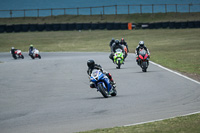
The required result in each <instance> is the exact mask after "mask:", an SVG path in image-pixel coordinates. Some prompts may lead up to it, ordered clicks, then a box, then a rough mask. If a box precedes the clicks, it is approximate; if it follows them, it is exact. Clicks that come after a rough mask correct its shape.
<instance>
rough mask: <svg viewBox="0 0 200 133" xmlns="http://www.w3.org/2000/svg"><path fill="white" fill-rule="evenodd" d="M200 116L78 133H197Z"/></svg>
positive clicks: (199, 130) (199, 128) (199, 127)
mask: <svg viewBox="0 0 200 133" xmlns="http://www.w3.org/2000/svg"><path fill="white" fill-rule="evenodd" d="M199 125H200V114H194V115H190V116H184V117H176V118H172V119H166V120H163V121H157V122H151V123H146V124H141V125H135V126H129V127H114V128H107V129H96V130H91V131H86V132H80V133H199V132H200V126H199Z"/></svg>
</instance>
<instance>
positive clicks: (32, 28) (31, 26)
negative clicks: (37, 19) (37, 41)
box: [29, 24, 38, 32]
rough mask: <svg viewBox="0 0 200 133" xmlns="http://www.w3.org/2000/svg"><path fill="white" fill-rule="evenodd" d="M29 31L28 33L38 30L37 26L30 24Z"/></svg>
mask: <svg viewBox="0 0 200 133" xmlns="http://www.w3.org/2000/svg"><path fill="white" fill-rule="evenodd" d="M29 30H30V31H32V32H33V31H37V30H38V25H37V24H30V25H29Z"/></svg>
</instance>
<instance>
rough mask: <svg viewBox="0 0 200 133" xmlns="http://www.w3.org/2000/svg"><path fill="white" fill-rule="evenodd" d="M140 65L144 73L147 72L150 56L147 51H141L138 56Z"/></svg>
mask: <svg viewBox="0 0 200 133" xmlns="http://www.w3.org/2000/svg"><path fill="white" fill-rule="evenodd" d="M138 65H140V67H141V68H142V71H143V72H146V71H147V68H148V66H149V55H148V54H147V51H146V50H145V49H140V51H139V56H138Z"/></svg>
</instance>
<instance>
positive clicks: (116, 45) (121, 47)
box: [109, 40, 125, 62]
mask: <svg viewBox="0 0 200 133" xmlns="http://www.w3.org/2000/svg"><path fill="white" fill-rule="evenodd" d="M118 48H120V49H121V50H122V52H123V53H124V52H125V51H124V48H123V46H122V45H120V44H119V40H115V43H114V44H113V45H112V48H111V54H110V56H109V58H110V59H111V60H112V61H113V62H114V58H113V56H114V53H115V52H116V49H118Z"/></svg>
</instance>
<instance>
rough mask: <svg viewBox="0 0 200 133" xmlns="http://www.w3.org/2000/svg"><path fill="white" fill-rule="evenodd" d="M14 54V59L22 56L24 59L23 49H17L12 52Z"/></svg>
mask: <svg viewBox="0 0 200 133" xmlns="http://www.w3.org/2000/svg"><path fill="white" fill-rule="evenodd" d="M10 53H11V54H12V57H13V58H14V59H17V58H22V59H24V56H23V55H22V51H21V50H16V51H15V52H14V53H12V52H10Z"/></svg>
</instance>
